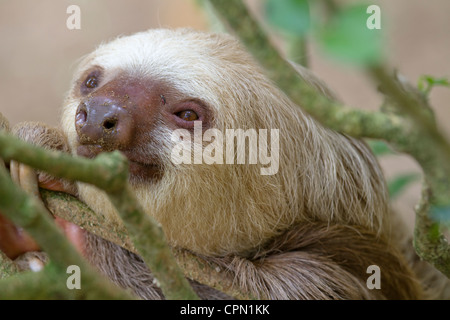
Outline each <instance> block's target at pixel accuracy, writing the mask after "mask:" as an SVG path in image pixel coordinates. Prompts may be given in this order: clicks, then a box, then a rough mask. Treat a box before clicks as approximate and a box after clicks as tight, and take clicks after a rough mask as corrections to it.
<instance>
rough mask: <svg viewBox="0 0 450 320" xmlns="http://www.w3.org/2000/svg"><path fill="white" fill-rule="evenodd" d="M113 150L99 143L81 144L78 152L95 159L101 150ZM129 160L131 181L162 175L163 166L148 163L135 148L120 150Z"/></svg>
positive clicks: (136, 181)
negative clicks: (106, 148) (134, 150)
mask: <svg viewBox="0 0 450 320" xmlns="http://www.w3.org/2000/svg"><path fill="white" fill-rule="evenodd" d="M105 151H112V150H105V149H104V148H103V147H102V146H101V145H99V144H81V145H79V146H78V147H77V154H78V155H79V156H81V157H85V158H89V159H93V158H95V157H96V156H97V155H98V154H100V153H101V152H105ZM119 151H121V152H122V153H123V154H124V155H125V156H126V157H127V159H128V161H129V172H130V182H131V183H139V182H142V181H149V180H151V181H154V180H159V179H160V178H161V177H162V174H163V170H162V167H161V166H160V165H158V164H155V163H148V162H146V161H145V159H143V157H140V156H139V154H138V153H137V152H133V150H126V151H123V150H119Z"/></svg>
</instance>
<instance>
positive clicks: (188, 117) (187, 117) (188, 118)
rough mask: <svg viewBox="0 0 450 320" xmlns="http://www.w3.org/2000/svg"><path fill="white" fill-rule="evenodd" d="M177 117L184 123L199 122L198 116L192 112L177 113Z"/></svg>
mask: <svg viewBox="0 0 450 320" xmlns="http://www.w3.org/2000/svg"><path fill="white" fill-rule="evenodd" d="M177 116H178V117H179V118H180V119H182V120H184V121H195V120H198V115H197V114H196V113H195V112H194V111H192V110H185V111H181V112H178V113H177Z"/></svg>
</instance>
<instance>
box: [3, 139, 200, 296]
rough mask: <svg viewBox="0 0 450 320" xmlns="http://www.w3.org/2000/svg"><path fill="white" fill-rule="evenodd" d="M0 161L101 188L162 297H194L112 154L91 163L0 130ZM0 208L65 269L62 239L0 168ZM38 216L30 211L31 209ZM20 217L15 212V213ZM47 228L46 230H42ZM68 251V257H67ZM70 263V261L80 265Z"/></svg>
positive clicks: (120, 160)
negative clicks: (12, 161) (153, 277)
mask: <svg viewBox="0 0 450 320" xmlns="http://www.w3.org/2000/svg"><path fill="white" fill-rule="evenodd" d="M0 157H2V158H3V159H5V161H10V160H16V161H18V162H20V163H23V164H26V165H28V166H31V167H33V168H36V169H39V170H43V171H46V172H48V173H50V174H52V175H54V176H56V177H61V178H66V179H70V180H77V181H82V182H85V183H90V184H93V185H95V186H96V187H99V188H101V189H103V190H105V191H106V192H107V194H108V196H109V199H110V200H111V202H112V203H113V204H114V205H115V206H116V208H117V211H118V213H119V215H120V216H121V217H122V219H123V222H124V224H125V226H126V228H127V229H128V234H130V235H131V239H132V240H133V243H134V245H135V246H136V248H137V249H138V251H139V254H140V255H141V256H142V258H143V259H144V261H145V262H146V263H147V265H148V266H149V268H150V269H151V270H152V272H153V274H154V276H155V278H156V279H158V281H159V283H160V286H161V290H162V291H163V293H164V295H165V297H166V298H167V299H196V298H197V295H196V294H195V292H194V291H193V289H192V288H191V287H190V285H189V283H188V281H187V280H186V279H185V278H184V276H183V273H182V272H181V270H180V269H179V267H178V265H177V264H176V261H175V259H174V258H173V256H172V254H171V250H170V248H169V246H168V245H167V243H166V241H165V236H164V233H163V231H162V229H161V228H160V226H158V224H157V223H156V222H155V221H154V220H153V219H152V218H151V217H149V216H148V215H146V214H144V211H143V210H142V208H141V207H140V206H139V204H138V201H137V199H136V198H135V195H134V194H133V192H132V191H131V188H130V186H129V185H128V162H127V160H126V158H125V157H124V156H123V155H122V154H121V153H120V152H118V151H116V152H112V153H109V154H102V155H100V156H98V157H97V158H96V159H94V160H88V159H85V158H79V157H72V156H70V155H67V154H64V153H61V152H57V151H47V150H44V149H42V148H39V147H36V146H33V145H31V144H28V143H26V142H23V141H21V140H19V139H18V138H16V137H14V136H12V135H10V134H7V133H5V132H1V131H0ZM0 173H1V175H0V199H2V200H1V201H0V210H1V211H2V212H3V213H4V214H5V215H6V216H8V217H9V218H10V219H11V220H12V221H13V222H14V223H16V224H17V225H20V226H22V227H23V228H25V229H26V230H27V231H28V232H29V233H30V234H31V235H32V236H33V238H34V239H35V240H36V241H37V242H38V243H39V244H40V245H41V246H42V248H43V249H44V250H45V251H46V252H48V254H49V256H50V259H51V260H52V261H54V263H59V262H61V263H64V264H66V265H67V263H69V262H70V261H72V259H73V258H74V257H76V256H77V255H76V253H73V251H74V249H73V247H72V246H71V245H70V243H68V241H67V240H65V239H64V238H63V239H64V241H61V240H58V241H55V239H52V238H51V237H49V234H48V232H51V233H52V234H55V237H56V236H57V237H58V239H60V238H61V237H63V236H62V234H61V232H60V231H59V230H58V229H56V227H55V225H54V223H53V221H51V218H50V217H48V215H47V216H46V212H47V211H46V210H45V208H43V207H42V206H39V204H38V203H36V201H34V199H32V198H29V197H28V196H27V195H26V194H25V193H24V192H23V191H22V190H20V189H19V188H18V187H15V186H14V185H13V183H12V181H11V180H10V179H9V177H8V176H7V172H6V169H4V168H2V169H1V170H0ZM36 209H38V210H37V212H38V213H35V210H36ZM18 211H19V212H20V214H17V212H18ZM47 230H48V232H47ZM68 252H71V254H67V253H68ZM81 263H82V262H81V261H80V260H78V259H75V261H74V262H73V263H70V264H77V265H79V266H80V265H81Z"/></svg>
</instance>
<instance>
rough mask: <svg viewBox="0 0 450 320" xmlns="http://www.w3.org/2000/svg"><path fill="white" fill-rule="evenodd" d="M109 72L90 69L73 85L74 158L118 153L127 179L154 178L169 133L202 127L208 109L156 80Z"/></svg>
mask: <svg viewBox="0 0 450 320" xmlns="http://www.w3.org/2000/svg"><path fill="white" fill-rule="evenodd" d="M111 73H113V75H111V74H110V73H108V71H106V70H105V69H103V68H101V67H99V66H94V67H92V68H90V69H89V70H87V71H86V72H85V73H84V74H83V75H82V76H81V78H80V79H79V80H78V81H77V87H78V94H77V100H78V101H79V104H78V105H77V106H76V111H75V119H74V122H75V129H76V133H77V140H76V153H77V154H78V155H80V156H84V157H88V158H93V157H95V156H96V155H98V154H99V153H100V152H104V151H112V150H120V151H121V152H123V153H124V154H125V155H126V156H127V158H128V159H129V162H130V177H131V179H132V180H133V179H139V180H141V181H142V179H146V180H147V179H155V178H158V177H160V176H161V175H162V174H163V169H164V166H163V164H164V159H162V156H163V155H164V154H166V153H167V150H166V149H167V145H168V144H169V141H168V140H170V132H171V131H173V130H175V129H187V130H193V128H194V122H195V121H202V124H203V127H206V126H208V124H209V122H210V112H209V109H208V108H207V106H206V105H205V103H203V102H202V101H201V100H199V99H196V98H191V97H188V96H186V95H183V94H181V93H180V92H177V91H176V90H175V89H173V88H172V87H171V86H170V85H168V84H165V83H163V82H162V81H157V80H152V79H142V78H137V77H133V76H132V75H129V74H126V73H118V74H114V72H111Z"/></svg>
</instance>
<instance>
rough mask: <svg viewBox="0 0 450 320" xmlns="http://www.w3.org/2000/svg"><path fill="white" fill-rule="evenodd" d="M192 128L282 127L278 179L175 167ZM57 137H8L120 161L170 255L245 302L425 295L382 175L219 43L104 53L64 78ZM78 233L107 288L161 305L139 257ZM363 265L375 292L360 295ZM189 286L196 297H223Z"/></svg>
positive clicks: (105, 204)
mask: <svg viewBox="0 0 450 320" xmlns="http://www.w3.org/2000/svg"><path fill="white" fill-rule="evenodd" d="M299 71H300V72H299V77H303V78H305V79H306V80H307V81H309V82H310V84H311V85H313V86H316V87H318V88H319V89H321V90H324V91H326V90H327V89H326V88H324V87H322V85H321V84H320V83H319V82H318V81H317V80H315V79H313V78H312V77H311V76H310V75H308V74H307V73H306V71H305V70H303V69H302V68H299ZM196 121H201V122H202V129H203V131H206V130H207V129H210V128H214V129H217V130H219V131H220V132H224V133H225V131H226V130H227V129H243V130H247V129H255V130H259V129H267V130H271V129H277V130H279V131H278V132H279V141H278V142H279V148H278V151H279V154H278V160H279V164H278V165H279V167H278V171H277V172H276V173H275V174H268V175H267V174H266V175H264V174H261V170H260V169H261V168H262V167H264V166H265V165H264V164H261V163H259V164H258V163H257V164H226V162H225V161H223V164H217V163H216V164H206V163H203V164H175V163H174V162H173V158H172V152H173V148H174V146H175V145H176V144H179V143H180V140H179V139H177V138H176V136H175V138H174V136H173V134H172V133H173V132H174V131H175V130H176V129H185V130H187V132H190V133H193V131H194V124H195V123H196ZM61 130H62V131H63V134H62V135H59V138H58V135H57V134H55V133H48V132H49V131H48V130H47V129H45V126H44V125H41V124H39V125H37V124H29V123H28V124H25V125H21V126H20V127H19V128H16V129H15V132H16V133H17V134H18V135H19V136H21V137H22V138H24V139H27V140H29V141H32V142H35V143H39V144H41V145H42V144H43V145H46V146H50V147H51V146H55V145H59V149H67V150H68V151H69V150H70V152H71V153H72V154H74V155H80V156H84V157H88V158H93V157H95V156H96V155H98V154H99V153H100V152H104V151H111V150H120V151H122V152H123V153H124V154H125V155H126V156H127V158H128V159H129V162H130V183H131V185H132V187H133V188H134V191H135V193H136V195H137V197H138V199H139V200H140V202H141V204H142V206H143V207H144V208H145V211H146V213H147V214H149V215H151V216H153V217H154V218H156V220H157V221H158V222H159V223H160V224H161V226H162V228H163V230H164V232H165V234H166V236H167V239H168V241H169V243H170V245H171V246H173V247H176V248H181V249H186V250H189V251H190V252H193V253H195V254H198V255H199V256H200V257H202V259H205V260H210V261H214V262H215V263H217V264H219V265H220V266H222V267H223V269H225V270H227V271H226V272H227V275H228V276H229V277H232V278H233V279H234V284H235V286H236V287H237V288H238V289H239V290H241V291H242V292H244V293H248V294H251V295H252V296H254V297H259V298H270V299H373V298H375V299H384V298H387V299H413V298H422V297H426V295H424V294H425V293H424V292H426V291H427V290H426V289H427V288H425V287H424V286H423V283H422V280H420V279H419V277H418V276H417V274H416V272H415V271H414V270H413V269H414V265H413V264H412V263H410V262H411V261H413V260H415V258H410V257H413V253H412V251H411V250H410V249H408V248H407V247H408V246H409V247H410V246H411V245H410V243H409V242H408V241H404V239H409V238H408V237H404V238H403V237H400V236H399V234H401V233H403V231H402V230H403V226H402V225H401V224H400V223H399V222H398V221H397V219H396V218H395V217H394V218H393V217H392V214H391V211H390V210H389V205H388V194H387V191H386V190H387V188H386V185H385V181H384V178H383V174H382V171H381V170H380V167H379V165H378V163H377V161H376V159H375V157H374V156H373V155H372V154H371V152H370V151H369V149H368V148H367V147H366V145H365V144H364V143H363V142H361V141H359V140H357V139H354V138H351V137H348V136H345V135H342V134H339V133H337V132H334V131H332V130H330V129H327V128H325V127H323V126H321V125H320V124H319V123H318V122H316V121H315V120H313V119H312V118H311V117H310V116H309V115H307V114H306V113H305V112H304V111H302V109H301V106H298V105H296V104H294V103H293V102H292V101H291V100H290V99H289V98H288V97H287V96H286V95H285V94H283V92H281V91H280V90H279V89H278V88H277V87H276V86H275V85H274V84H273V83H271V81H270V80H268V78H267V77H266V75H265V74H264V72H263V71H262V70H261V69H260V67H259V66H258V65H257V64H256V63H255V61H254V60H253V59H252V57H251V56H250V55H249V54H248V53H247V52H246V51H245V50H243V49H242V47H241V46H240V44H239V43H238V41H236V40H235V39H233V38H232V37H231V36H229V35H223V34H208V33H202V32H197V31H192V30H175V31H174V30H150V31H147V32H142V33H138V34H135V35H132V36H127V37H121V38H118V39H116V40H114V41H112V42H110V43H107V44H103V45H101V46H100V47H99V48H97V49H96V50H95V51H94V52H93V53H91V54H89V55H87V56H86V57H85V58H84V59H83V60H82V62H81V63H80V65H79V68H78V69H77V71H76V73H75V76H74V81H73V83H72V87H71V88H70V92H69V94H68V97H67V99H66V100H65V102H64V107H63V116H62V123H61ZM49 135H50V136H49ZM43 136H45V137H43ZM65 139H67V143H66V142H65ZM43 141H46V142H43ZM186 143H187V142H186ZM269 143H270V142H269ZM204 147H205V143H204V144H203V145H202V148H204ZM245 148H246V150H249V149H250V148H249V147H248V145H247V146H246V147H245ZM223 156H225V153H223ZM75 188H76V193H77V195H78V196H79V198H80V199H81V200H82V201H84V202H85V203H87V204H88V205H89V206H90V207H91V208H92V209H93V210H94V211H96V212H102V213H103V214H105V215H107V216H108V217H109V219H111V220H115V219H118V218H117V215H116V213H115V210H114V208H113V207H112V205H111V204H110V203H109V201H108V200H107V198H106V196H105V195H104V194H103V193H102V192H99V191H98V190H96V189H95V188H94V187H92V186H89V185H85V184H81V183H79V184H77V185H76V186H75ZM391 230H393V231H394V232H391ZM81 237H83V239H81V240H80V242H78V243H82V246H83V248H82V251H83V252H84V255H85V256H86V258H87V259H88V260H89V261H90V262H91V263H92V264H93V265H95V266H97V267H98V269H99V270H100V271H101V272H103V273H104V274H106V275H107V276H109V277H110V278H111V279H112V281H114V282H116V283H118V284H120V285H121V286H124V287H130V288H132V289H133V290H134V291H135V292H136V294H137V295H138V296H140V297H142V298H162V294H161V292H160V290H159V289H158V288H157V287H156V286H155V285H154V283H153V281H152V280H153V278H152V275H151V272H150V271H149V270H148V269H147V267H146V266H145V265H144V264H143V263H142V261H141V260H140V259H139V257H138V256H136V255H135V254H132V253H130V252H128V251H126V250H125V249H122V248H120V247H118V246H117V245H115V244H113V243H110V242H108V241H106V240H103V239H101V238H99V237H97V236H94V235H92V234H90V233H87V232H82V233H81ZM404 243H406V245H404ZM408 252H409V253H408ZM416 260H417V259H416ZM373 265H375V266H378V267H379V271H380V280H381V287H380V288H373V287H372V286H370V285H369V286H368V285H367V280H368V278H369V277H370V276H371V273H370V272H369V273H367V270H368V268H369V266H373ZM422 267H423V266H422ZM369 270H370V269H369ZM429 270H431V269H429ZM427 272H431V273H433V271H427ZM433 274H434V273H433ZM436 277H438V276H436ZM193 284H194V287H195V288H196V290H197V291H198V292H199V294H200V296H201V297H203V298H222V297H225V296H224V295H222V294H221V293H219V292H216V291H215V290H212V289H209V288H207V287H205V286H202V285H200V284H197V283H194V282H193Z"/></svg>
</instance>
